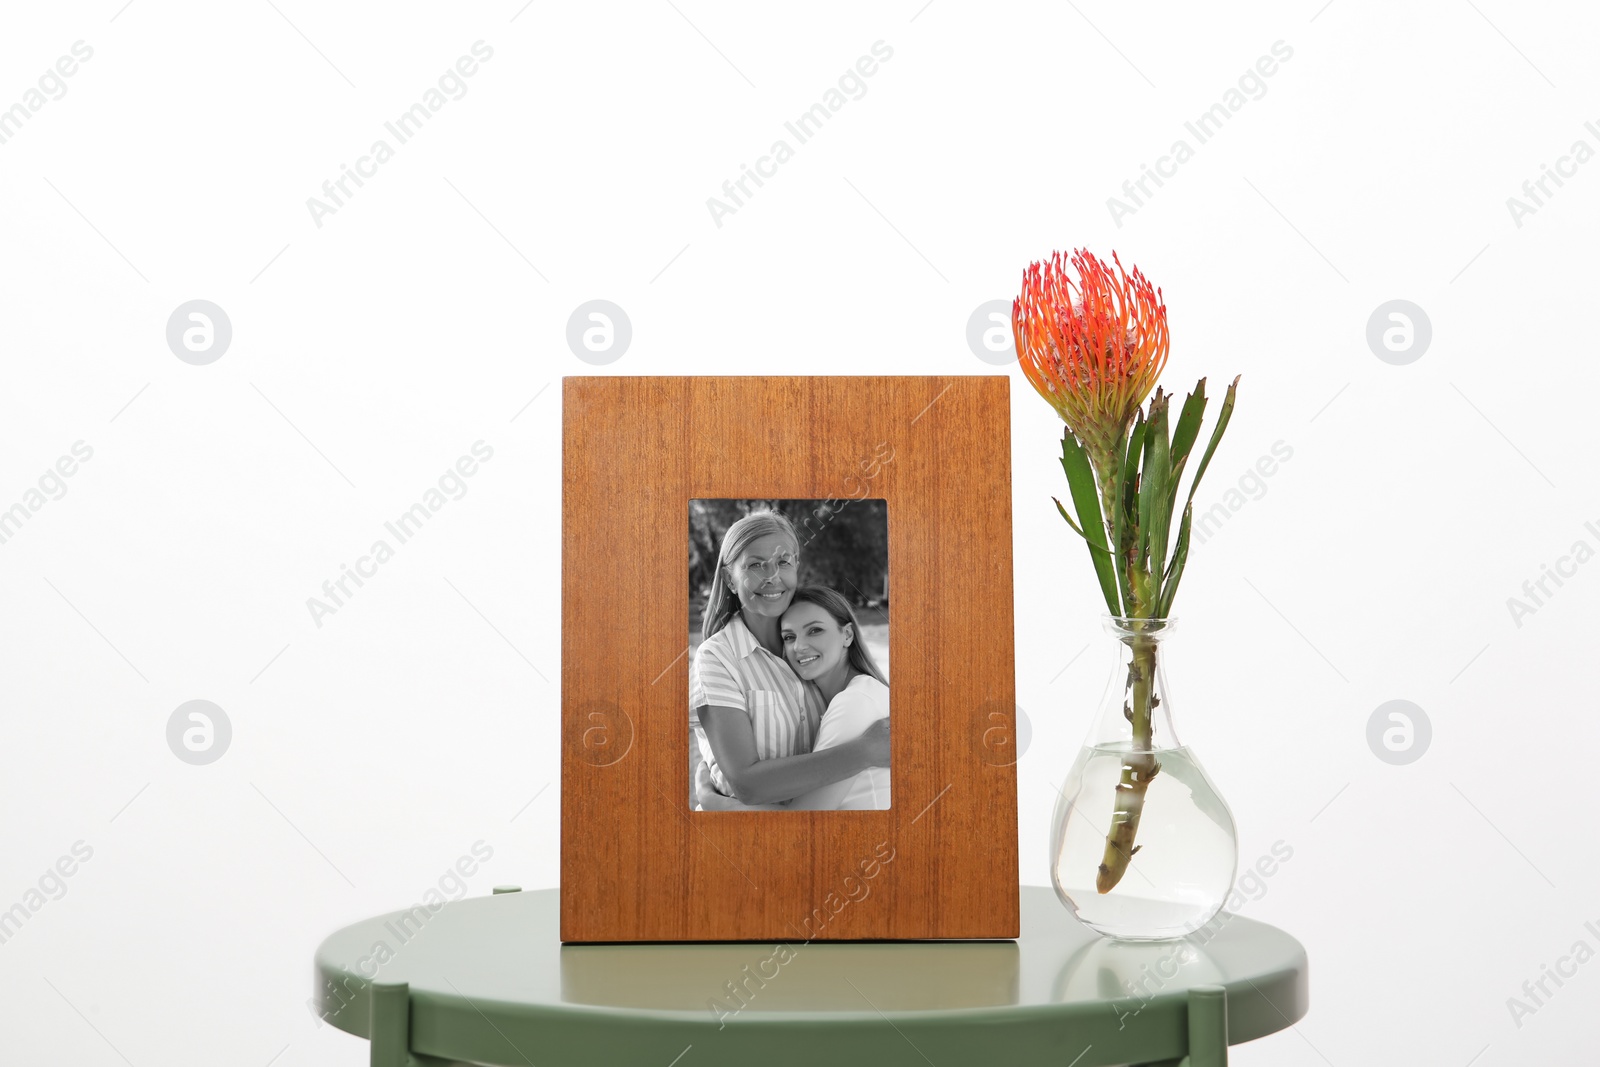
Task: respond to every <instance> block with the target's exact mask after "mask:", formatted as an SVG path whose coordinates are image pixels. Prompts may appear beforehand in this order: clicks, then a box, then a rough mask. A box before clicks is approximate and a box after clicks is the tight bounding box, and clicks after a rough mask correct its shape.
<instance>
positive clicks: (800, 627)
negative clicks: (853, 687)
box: [779, 602, 855, 682]
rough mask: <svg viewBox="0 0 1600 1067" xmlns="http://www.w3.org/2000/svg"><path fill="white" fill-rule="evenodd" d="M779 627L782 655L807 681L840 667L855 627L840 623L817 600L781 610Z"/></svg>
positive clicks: (846, 654)
mask: <svg viewBox="0 0 1600 1067" xmlns="http://www.w3.org/2000/svg"><path fill="white" fill-rule="evenodd" d="M779 628H780V633H781V635H782V637H783V656H784V658H785V659H787V660H788V661H789V666H791V667H793V668H794V672H795V673H796V674H798V675H799V676H800V677H802V678H804V679H805V680H806V681H808V682H811V681H815V680H816V679H818V678H820V677H822V676H823V675H826V674H829V673H832V672H834V671H838V670H839V669H841V667H843V666H844V664H845V663H846V660H847V657H848V655H849V653H848V651H847V650H848V649H849V648H850V646H851V644H853V643H854V642H855V633H854V632H853V631H854V629H855V628H854V627H853V626H851V625H850V624H849V623H845V624H844V625H843V626H840V625H839V624H838V623H837V622H835V621H834V618H833V616H832V615H830V614H828V612H827V610H826V609H824V608H823V607H822V605H820V604H812V603H809V602H803V603H799V604H796V605H795V606H794V607H792V608H790V609H789V610H788V611H786V612H784V613H783V619H782V621H781V622H780V623H779Z"/></svg>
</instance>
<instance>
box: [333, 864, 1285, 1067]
mask: <svg viewBox="0 0 1600 1067" xmlns="http://www.w3.org/2000/svg"><path fill="white" fill-rule="evenodd" d="M558 894H559V891H558V890H555V889H544V890H539V891H537V892H529V893H522V892H518V891H517V890H516V889H515V888H514V887H510V886H505V887H500V888H497V889H496V890H495V892H494V895H493V896H488V897H477V898H471V899H466V900H459V901H455V902H453V903H448V904H445V905H443V906H442V907H439V908H437V909H436V910H435V911H433V912H431V913H430V912H429V911H428V910H427V909H426V908H424V907H422V906H420V905H419V906H417V907H416V908H414V909H412V911H410V912H395V913H393V914H390V915H381V916H378V917H376V918H372V919H368V920H366V921H364V922H359V923H356V924H355V925H353V926H348V927H345V928H344V929H343V930H340V931H338V932H337V933H335V934H333V935H332V936H330V937H329V938H328V939H327V940H325V941H324V942H323V943H322V944H321V946H320V947H318V949H317V956H316V983H317V995H316V997H315V998H314V1001H315V1003H316V1005H317V1006H318V1009H319V1010H320V1012H321V1014H322V1018H323V1019H325V1020H326V1021H328V1022H330V1023H332V1024H333V1025H334V1026H336V1027H338V1028H339V1029H341V1030H344V1031H346V1032H347V1033H351V1034H355V1035H356V1036H358V1037H364V1038H367V1039H369V1040H370V1041H371V1042H372V1049H371V1053H372V1056H371V1063H372V1067H446V1065H453V1064H488V1065H493V1067H569V1065H571V1067H587V1065H594V1067H600V1065H605V1067H612V1065H617V1064H644V1065H654V1067H714V1065H729V1067H790V1065H793V1067H802V1065H803V1067H817V1065H818V1064H823V1065H832V1064H837V1065H840V1067H843V1065H846V1064H871V1065H873V1067H902V1065H903V1067H929V1065H933V1067H966V1065H972V1067H989V1065H992V1064H1004V1065H1006V1067H1027V1065H1034V1064H1037V1065H1040V1067H1045V1065H1048V1067H1106V1065H1113V1064H1115V1065H1124V1064H1145V1065H1160V1067H1222V1065H1224V1064H1226V1063H1227V1061H1228V1045H1229V1044H1230V1043H1231V1044H1239V1043H1241V1042H1245V1041H1253V1040H1254V1039H1256V1038H1258V1037H1262V1036H1264V1035H1266V1034H1270V1033H1274V1032H1276V1031H1278V1030H1282V1029H1284V1028H1286V1027H1288V1026H1289V1025H1290V1024H1292V1023H1294V1022H1295V1021H1296V1020H1298V1019H1300V1018H1302V1017H1303V1016H1304V1015H1305V1013H1306V1010H1307V1002H1308V990H1307V975H1306V954H1305V949H1303V948H1302V947H1301V946H1300V943H1299V942H1298V941H1296V940H1295V939H1294V938H1292V937H1290V936H1289V935H1288V934H1286V933H1284V932H1283V931H1281V930H1279V929H1277V928H1276V927H1273V926H1268V925H1267V924H1266V923H1261V922H1255V921H1254V920H1251V919H1246V918H1243V917H1238V916H1233V915H1230V914H1228V913H1226V912H1224V913H1223V914H1222V915H1220V916H1218V921H1217V922H1214V923H1213V924H1212V925H1211V926H1210V927H1208V928H1207V929H1205V930H1203V931H1200V932H1197V933H1196V934H1192V935H1190V936H1189V937H1188V938H1185V939H1183V940H1181V941H1167V942H1115V941H1107V940H1105V939H1103V938H1101V937H1099V936H1098V935H1096V934H1094V933H1093V932H1091V931H1090V930H1088V929H1087V928H1085V927H1084V926H1082V925H1080V924H1079V923H1078V922H1077V920H1075V919H1073V918H1072V916H1071V914H1070V913H1068V911H1067V910H1066V909H1065V908H1064V907H1063V906H1062V905H1061V903H1060V902H1059V901H1057V900H1056V896H1055V893H1054V892H1053V891H1051V890H1050V889H1048V888H1044V887H1037V886H1024V887H1022V936H1021V937H1020V938H1018V939H1017V940H1016V941H933V942H887V941H879V942H820V941H819V942H812V943H809V944H808V943H806V942H804V941H791V942H787V943H783V942H779V943H775V944H769V943H765V942H757V943H751V942H744V943H738V944H726V943H723V944H687V945H685V944H671V945H665V944H647V945H562V944H561V942H560V938H559V934H558V923H557V912H558V910H559V895H558ZM846 906H847V907H873V906H882V905H880V904H879V902H878V901H875V900H873V899H872V898H871V897H868V898H866V899H864V900H862V901H860V902H857V903H849V904H847V905H846Z"/></svg>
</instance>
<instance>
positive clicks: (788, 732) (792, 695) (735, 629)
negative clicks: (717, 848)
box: [689, 615, 825, 796]
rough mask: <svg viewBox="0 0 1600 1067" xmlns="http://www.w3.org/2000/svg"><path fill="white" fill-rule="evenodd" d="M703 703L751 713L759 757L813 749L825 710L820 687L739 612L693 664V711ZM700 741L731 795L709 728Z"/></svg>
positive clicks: (717, 780) (722, 788)
mask: <svg viewBox="0 0 1600 1067" xmlns="http://www.w3.org/2000/svg"><path fill="white" fill-rule="evenodd" d="M703 707H721V708H737V709H738V710H740V711H742V712H744V713H745V714H746V715H748V716H750V725H751V727H752V729H754V731H755V737H756V758H757V759H778V758H780V757H783V756H795V755H801V754H804V753H807V752H810V751H811V741H812V739H813V738H814V737H816V735H817V724H818V723H819V722H820V721H821V719H822V713H823V711H824V710H825V705H824V703H823V700H822V694H821V693H820V692H819V691H818V690H817V687H816V686H815V685H808V684H806V683H805V682H802V681H801V680H800V679H799V677H797V676H796V675H795V673H794V671H793V670H791V669H790V667H789V664H788V663H787V662H785V661H784V659H783V657H781V656H775V655H773V654H772V653H771V652H769V651H767V650H766V649H765V648H764V647H762V645H761V642H759V641H757V640H756V637H755V634H753V633H751V632H750V627H748V626H746V625H745V624H744V619H743V618H741V617H740V616H738V615H735V616H734V617H733V618H732V619H730V620H728V625H726V626H724V627H723V628H722V629H721V630H718V631H717V632H716V633H714V634H712V635H711V636H710V637H709V638H707V639H706V641H705V642H704V643H703V644H701V646H700V647H699V648H698V649H697V650H696V651H695V654H694V662H693V663H692V664H690V665H689V708H690V712H691V713H692V714H697V713H698V712H699V709H701V708H703ZM699 742H700V755H701V758H702V759H704V760H705V762H706V766H707V768H708V769H709V770H710V772H711V782H712V784H713V785H715V786H716V788H717V791H718V792H719V793H724V794H726V795H728V796H732V795H733V789H732V788H731V787H730V786H729V785H728V779H727V778H726V776H724V775H723V773H722V768H720V767H718V766H717V758H716V756H715V755H713V754H712V752H711V742H710V741H709V740H708V739H707V738H706V736H705V731H704V729H702V730H700V731H699Z"/></svg>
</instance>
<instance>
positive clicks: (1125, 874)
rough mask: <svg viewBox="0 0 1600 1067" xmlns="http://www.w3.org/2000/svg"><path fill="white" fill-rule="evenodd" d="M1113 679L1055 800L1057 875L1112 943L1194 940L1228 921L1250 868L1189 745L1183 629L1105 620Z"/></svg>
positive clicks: (1053, 864) (1069, 898)
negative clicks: (1173, 689) (1176, 668)
mask: <svg viewBox="0 0 1600 1067" xmlns="http://www.w3.org/2000/svg"><path fill="white" fill-rule="evenodd" d="M1102 618H1103V623H1104V629H1105V632H1106V633H1107V634H1108V635H1109V636H1110V637H1111V639H1112V640H1111V642H1110V643H1109V648H1110V650H1111V655H1112V656H1113V663H1112V667H1111V677H1110V679H1109V681H1108V682H1107V683H1106V688H1105V695H1104V696H1103V697H1102V698H1101V700H1100V708H1099V711H1098V712H1097V713H1096V716H1095V721H1094V724H1093V726H1092V727H1091V728H1090V730H1089V734H1088V737H1086V738H1085V739H1084V743H1083V748H1082V750H1081V751H1080V752H1079V753H1078V758H1077V760H1076V761H1075V762H1074V763H1073V765H1072V769H1071V771H1069V772H1068V774H1067V779H1066V782H1065V783H1063V784H1062V786H1061V791H1060V796H1059V798H1058V799H1057V800H1056V810H1055V817H1054V819H1052V820H1051V828H1050V874H1051V881H1052V882H1053V884H1054V885H1055V890H1056V895H1057V896H1059V897H1060V898H1061V902H1062V903H1063V904H1065V905H1066V906H1067V907H1068V908H1069V909H1071V911H1072V913H1073V914H1074V915H1075V916H1077V918H1078V920H1079V921H1080V922H1082V923H1083V924H1084V925H1086V926H1088V927H1089V928H1090V929H1092V930H1094V931H1096V932H1097V933H1100V934H1103V935H1104V936H1106V937H1111V938H1117V939H1119V940H1127V941H1160V940H1166V939H1169V938H1179V937H1183V936H1185V935H1187V934H1189V933H1192V932H1194V931H1195V930H1198V929H1199V928H1200V927H1202V926H1204V925H1206V924H1207V923H1208V922H1210V921H1211V920H1212V919H1213V918H1214V917H1215V916H1216V914H1217V913H1218V912H1219V911H1220V910H1221V909H1222V904H1223V902H1224V901H1225V900H1227V898H1228V894H1229V892H1230V891H1231V889H1232V886H1233V877H1234V873H1235V871H1236V869H1237V867H1238V862H1239V842H1238V834H1237V831H1236V830H1235V827H1234V822H1233V813H1232V812H1230V811H1229V810H1228V805H1227V803H1226V802H1225V801H1224V800H1223V799H1222V795H1221V794H1220V793H1218V792H1217V788H1216V786H1215V785H1213V784H1212V782H1211V779H1210V778H1209V777H1207V776H1206V772H1205V770H1204V769H1203V768H1202V767H1201V766H1200V760H1199V758H1198V757H1196V755H1195V753H1194V752H1193V750H1191V749H1190V748H1189V747H1188V746H1187V745H1184V744H1183V743H1182V742H1180V741H1179V740H1178V734H1177V731H1176V730H1174V729H1173V725H1172V701H1171V694H1170V692H1169V690H1168V688H1167V678H1166V672H1165V670H1164V669H1163V663H1164V657H1165V649H1166V641H1167V638H1168V637H1169V635H1170V634H1171V633H1172V630H1173V627H1174V624H1175V622H1176V620H1174V619H1129V618H1118V617H1114V616H1109V615H1108V616H1103V617H1102Z"/></svg>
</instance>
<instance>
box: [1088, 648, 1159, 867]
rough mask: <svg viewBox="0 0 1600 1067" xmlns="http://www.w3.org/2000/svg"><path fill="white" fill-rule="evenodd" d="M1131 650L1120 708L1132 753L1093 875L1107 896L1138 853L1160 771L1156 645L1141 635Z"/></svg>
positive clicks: (1126, 758) (1128, 759)
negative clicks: (1137, 840) (1148, 798)
mask: <svg viewBox="0 0 1600 1067" xmlns="http://www.w3.org/2000/svg"><path fill="white" fill-rule="evenodd" d="M1126 641H1127V644H1128V645H1129V647H1130V648H1132V649H1133V662H1132V663H1131V664H1129V666H1128V688H1129V690H1130V691H1131V692H1130V696H1131V698H1132V699H1131V702H1130V703H1129V704H1126V705H1124V706H1123V714H1125V715H1126V716H1127V717H1128V721H1129V722H1130V723H1131V724H1132V725H1133V742H1132V750H1131V751H1130V752H1129V753H1128V755H1127V756H1125V757H1124V758H1123V761H1122V778H1121V780H1120V781H1119V782H1118V783H1117V793H1116V797H1117V803H1116V810H1115V811H1114V812H1113V813H1112V815H1111V828H1110V829H1109V830H1108V831H1107V832H1106V851H1105V855H1104V856H1103V857H1102V858H1101V861H1100V867H1099V869H1098V871H1097V872H1096V875H1095V889H1096V890H1097V891H1098V892H1101V893H1109V892H1110V891H1111V890H1112V888H1113V887H1114V886H1116V884H1117V883H1118V882H1120V881H1121V880H1122V876H1123V875H1124V874H1125V873H1127V870H1128V861H1129V860H1131V859H1133V854H1134V853H1135V852H1137V851H1139V848H1140V846H1138V845H1135V844H1134V843H1133V839H1134V836H1135V835H1136V834H1138V832H1139V817H1140V816H1141V815H1143V814H1144V796H1145V790H1147V789H1148V788H1149V787H1150V780H1151V779H1152V778H1154V777H1155V776H1156V774H1157V773H1158V772H1160V770H1161V763H1160V761H1158V760H1157V759H1156V757H1155V753H1154V752H1153V751H1152V747H1153V741H1154V736H1153V730H1152V724H1151V716H1150V712H1151V702H1152V698H1153V697H1154V695H1155V694H1154V687H1155V676H1156V642H1155V641H1154V639H1152V638H1150V637H1148V636H1146V635H1141V634H1135V635H1133V636H1132V637H1129V638H1127V639H1126Z"/></svg>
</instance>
